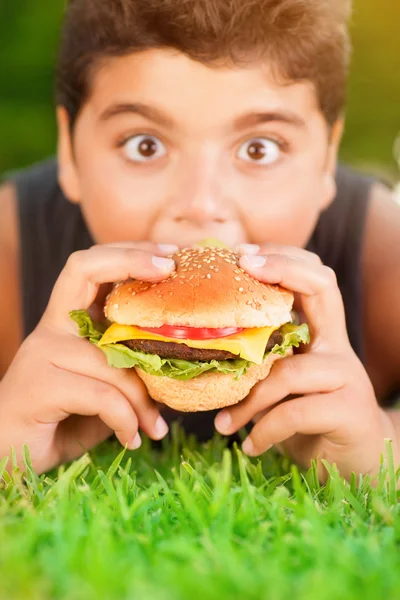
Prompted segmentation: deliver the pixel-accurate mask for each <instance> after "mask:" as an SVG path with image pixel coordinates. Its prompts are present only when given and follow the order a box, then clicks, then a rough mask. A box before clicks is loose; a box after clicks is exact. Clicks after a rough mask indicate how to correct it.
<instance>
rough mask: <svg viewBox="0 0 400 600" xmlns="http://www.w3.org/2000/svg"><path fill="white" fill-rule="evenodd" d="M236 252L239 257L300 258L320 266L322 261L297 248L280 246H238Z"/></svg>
mask: <svg viewBox="0 0 400 600" xmlns="http://www.w3.org/2000/svg"><path fill="white" fill-rule="evenodd" d="M236 252H237V253H238V254H240V255H241V256H244V255H256V254H261V255H267V256H268V255H269V254H278V255H280V254H282V255H286V256H292V257H293V258H301V259H303V260H306V261H309V262H312V263H314V264H319V265H320V264H322V261H321V259H320V257H319V256H318V254H315V253H314V252H310V251H309V250H305V249H304V248H298V247H297V246H283V245H280V244H271V243H268V244H263V245H262V246H258V245H257V244H240V245H239V246H237V248H236Z"/></svg>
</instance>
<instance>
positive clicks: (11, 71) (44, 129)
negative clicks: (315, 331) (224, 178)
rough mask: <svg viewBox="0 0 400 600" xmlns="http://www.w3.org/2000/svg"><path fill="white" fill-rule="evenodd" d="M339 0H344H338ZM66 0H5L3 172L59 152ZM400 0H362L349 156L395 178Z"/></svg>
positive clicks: (0, 46)
mask: <svg viewBox="0 0 400 600" xmlns="http://www.w3.org/2000/svg"><path fill="white" fill-rule="evenodd" d="M332 1H336V0H332ZM65 4H66V2H65V0H47V1H44V0H38V1H36V2H32V0H17V2H12V1H10V0H0V140H1V149H0V174H1V173H4V172H5V171H8V170H10V169H15V168H19V167H22V166H25V165H29V164H31V163H32V162H34V161H37V160H40V159H42V158H45V157H46V156H48V155H50V154H53V153H54V152H55V144H56V129H55V121H54V109H53V69H54V63H55V58H56V54H57V44H58V38H59V33H60V25H61V18H62V13H63V11H64V6H65ZM399 23H400V0H381V1H380V2H377V0H355V3H354V15H353V22H352V35H353V43H354V55H353V69H352V76H351V79H350V89H349V105H348V112H347V125H346V133H345V138H344V142H343V146H342V158H343V159H344V160H345V161H347V162H350V163H352V164H354V165H356V166H359V167H361V168H363V169H364V170H369V171H374V172H375V173H377V174H380V175H382V176H383V177H388V178H389V179H390V178H391V179H392V180H394V179H395V178H396V177H397V168H396V162H395V161H394V158H393V143H394V140H395V137H396V135H397V134H398V133H399V132H400V28H399Z"/></svg>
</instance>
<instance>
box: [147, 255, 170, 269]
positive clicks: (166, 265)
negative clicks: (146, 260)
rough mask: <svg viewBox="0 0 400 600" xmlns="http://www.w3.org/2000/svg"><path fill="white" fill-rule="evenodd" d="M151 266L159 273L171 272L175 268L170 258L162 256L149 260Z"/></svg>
mask: <svg viewBox="0 0 400 600" xmlns="http://www.w3.org/2000/svg"><path fill="white" fill-rule="evenodd" d="M151 261H152V263H153V265H154V266H155V267H156V268H157V269H161V271H171V269H174V268H175V262H174V261H173V260H172V258H163V257H162V256H153V257H152V259H151Z"/></svg>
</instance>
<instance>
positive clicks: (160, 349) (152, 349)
mask: <svg viewBox="0 0 400 600" xmlns="http://www.w3.org/2000/svg"><path fill="white" fill-rule="evenodd" d="M122 343H123V344H125V346H128V348H131V350H137V351H139V352H146V353H147V354H158V356H161V358H181V359H183V360H193V361H194V360H200V361H203V362H209V361H211V360H229V359H232V358H239V356H238V355H237V354H232V353H231V352H226V351H225V350H204V349H201V348H189V346H186V344H176V343H175V342H158V341H155V340H127V341H125V342H122ZM281 343H282V334H281V333H280V332H279V331H274V333H273V334H272V335H271V337H270V338H269V340H268V344H267V347H266V351H267V352H268V351H269V350H272V348H273V347H274V346H275V344H281Z"/></svg>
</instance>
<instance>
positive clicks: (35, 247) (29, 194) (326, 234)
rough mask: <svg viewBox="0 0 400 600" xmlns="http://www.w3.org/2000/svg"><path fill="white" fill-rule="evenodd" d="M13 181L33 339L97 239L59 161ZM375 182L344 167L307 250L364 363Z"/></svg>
mask: <svg viewBox="0 0 400 600" xmlns="http://www.w3.org/2000/svg"><path fill="white" fill-rule="evenodd" d="M12 180H13V181H14V183H15V185H16V190H17V202H18V215H19V226H20V245H21V288H22V299H23V328H24V336H27V335H28V334H29V333H30V332H31V331H32V330H33V329H34V328H35V327H36V325H37V323H38V321H39V319H40V317H41V315H42V314H43V312H44V310H45V308H46V305H47V303H48V300H49V297H50V293H51V290H52V288H53V286H54V283H55V281H56V279H57V277H58V275H59V273H60V271H61V270H62V268H63V267H64V265H65V263H66V261H67V259H68V256H69V255H70V254H71V253H72V252H75V251H76V250H84V249H87V248H89V247H90V246H91V245H92V244H93V240H92V238H91V235H90V233H89V230H88V228H87V226H86V223H85V221H84V218H83V216H82V213H81V211H80V208H79V206H77V205H75V204H71V203H70V202H68V201H67V199H66V198H65V196H64V194H63V193H62V191H61V188H60V186H59V184H58V179H57V162H56V160H54V159H51V160H48V161H46V162H43V163H40V164H37V165H34V166H33V167H31V168H29V169H26V170H23V171H20V172H19V173H17V174H16V175H14V176H13V178H12ZM373 182H374V180H373V179H372V178H369V177H366V176H364V175H361V174H359V173H356V172H355V171H352V170H350V169H348V168H346V167H342V166H341V167H339V169H338V171H337V195H336V198H335V200H334V202H333V203H332V204H331V206H330V207H329V208H328V209H327V210H326V211H325V212H324V213H322V214H321V216H320V218H319V220H318V223H317V225H316V228H315V230H314V232H313V235H312V237H311V239H310V241H309V244H308V246H307V247H308V249H309V250H312V251H313V252H315V253H316V254H318V255H319V256H320V258H321V259H322V261H323V263H324V264H326V265H328V266H330V267H331V268H332V269H334V270H335V272H336V275H337V279H338V284H339V288H340V290H341V293H342V296H343V301H344V306H345V311H346V321H347V329H348V333H349V338H350V342H351V345H352V347H353V349H354V350H355V352H356V353H357V355H358V356H359V357H360V359H361V360H363V358H364V350H363V346H364V344H363V325H362V324H363V302H362V281H361V277H362V275H361V254H362V247H363V239H364V229H365V221H366V214H367V209H368V200H369V195H370V194H369V193H370V189H371V186H372V184H373ZM211 412H213V411H211ZM182 419H183V420H184V421H185V428H186V429H188V430H193V431H195V432H196V433H197V434H198V437H200V438H204V439H206V438H208V437H209V435H210V433H212V418H210V413H206V414H203V415H201V414H199V413H196V414H194V415H185V417H182ZM210 428H211V429H210Z"/></svg>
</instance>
